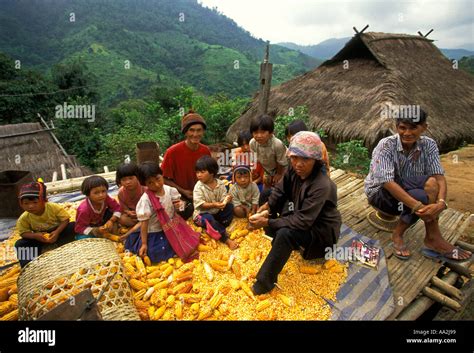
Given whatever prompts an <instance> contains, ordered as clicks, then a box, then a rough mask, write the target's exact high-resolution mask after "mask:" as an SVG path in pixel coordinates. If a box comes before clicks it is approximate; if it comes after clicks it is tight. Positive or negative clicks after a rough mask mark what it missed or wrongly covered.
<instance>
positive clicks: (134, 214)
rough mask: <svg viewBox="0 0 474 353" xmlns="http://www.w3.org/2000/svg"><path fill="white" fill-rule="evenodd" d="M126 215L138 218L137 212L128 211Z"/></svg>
mask: <svg viewBox="0 0 474 353" xmlns="http://www.w3.org/2000/svg"><path fill="white" fill-rule="evenodd" d="M125 213H126V214H127V216H129V217H130V218H137V212H135V211H126V212H125Z"/></svg>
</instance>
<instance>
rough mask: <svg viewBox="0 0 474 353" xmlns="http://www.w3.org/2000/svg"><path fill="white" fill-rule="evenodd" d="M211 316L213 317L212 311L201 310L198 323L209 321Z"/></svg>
mask: <svg viewBox="0 0 474 353" xmlns="http://www.w3.org/2000/svg"><path fill="white" fill-rule="evenodd" d="M211 315H212V310H210V309H204V310H200V311H199V314H198V318H197V319H198V321H201V320H204V319H207V318H208V317H210V316H211Z"/></svg>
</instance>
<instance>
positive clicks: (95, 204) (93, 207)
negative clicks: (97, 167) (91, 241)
mask: <svg viewBox="0 0 474 353" xmlns="http://www.w3.org/2000/svg"><path fill="white" fill-rule="evenodd" d="M108 189H109V184H108V183H107V180H105V179H104V178H102V177H101V176H98V175H92V176H90V177H87V178H85V179H84V181H83V182H82V185H81V191H82V193H83V194H84V195H86V199H85V200H84V201H82V202H81V204H80V205H79V207H78V208H77V214H76V227H75V230H76V233H77V235H76V239H78V240H79V239H85V238H94V237H101V236H102V234H101V230H100V229H99V227H101V226H103V228H104V229H105V230H106V231H109V232H114V231H113V229H114V228H116V227H117V222H118V220H119V219H120V216H121V213H120V205H119V203H118V202H117V201H115V200H114V199H113V198H111V197H110V196H109V195H108V194H107V190H108Z"/></svg>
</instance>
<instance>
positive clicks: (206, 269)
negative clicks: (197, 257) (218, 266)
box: [203, 262, 214, 281]
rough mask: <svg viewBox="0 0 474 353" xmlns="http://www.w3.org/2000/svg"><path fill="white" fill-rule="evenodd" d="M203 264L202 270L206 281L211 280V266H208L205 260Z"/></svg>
mask: <svg viewBox="0 0 474 353" xmlns="http://www.w3.org/2000/svg"><path fill="white" fill-rule="evenodd" d="M203 266H204V272H205V274H206V277H207V279H208V281H212V280H213V279H214V272H213V271H212V268H211V266H209V264H208V263H207V262H204V263H203Z"/></svg>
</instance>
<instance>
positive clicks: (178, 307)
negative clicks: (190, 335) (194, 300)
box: [174, 300, 183, 320]
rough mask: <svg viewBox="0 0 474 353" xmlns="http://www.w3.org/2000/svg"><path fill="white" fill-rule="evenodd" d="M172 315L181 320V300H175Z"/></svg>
mask: <svg viewBox="0 0 474 353" xmlns="http://www.w3.org/2000/svg"><path fill="white" fill-rule="evenodd" d="M174 315H175V316H176V318H178V319H180V320H181V319H182V318H183V302H182V301H181V300H177V301H176V303H175V305H174Z"/></svg>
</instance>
